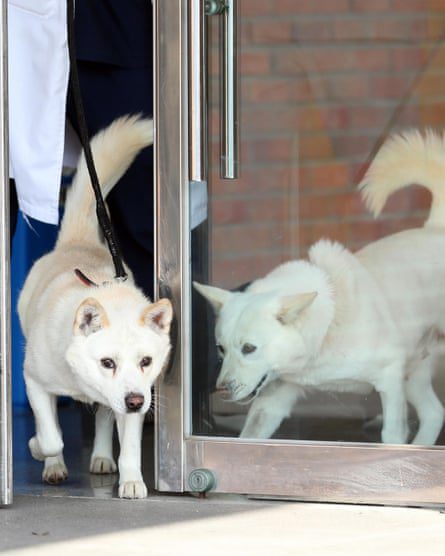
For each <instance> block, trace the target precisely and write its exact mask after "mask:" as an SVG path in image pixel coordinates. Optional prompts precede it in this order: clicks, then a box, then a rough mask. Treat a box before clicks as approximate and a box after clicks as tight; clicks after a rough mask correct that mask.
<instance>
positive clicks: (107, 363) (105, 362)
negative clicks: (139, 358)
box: [100, 357, 116, 370]
mask: <svg viewBox="0 0 445 556" xmlns="http://www.w3.org/2000/svg"><path fill="white" fill-rule="evenodd" d="M100 364H101V365H102V367H105V369H113V370H114V369H115V368H116V363H115V362H114V361H113V359H110V358H109V357H104V358H103V359H101V360H100Z"/></svg>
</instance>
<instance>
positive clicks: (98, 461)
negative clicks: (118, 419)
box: [90, 405, 117, 475]
mask: <svg viewBox="0 0 445 556" xmlns="http://www.w3.org/2000/svg"><path fill="white" fill-rule="evenodd" d="M95 425H96V427H95V428H96V430H95V435H94V446H93V452H92V454H91V460H90V473H98V474H101V475H102V474H106V473H115V472H116V469H117V467H116V463H115V461H114V459H113V430H114V414H113V412H112V410H111V409H110V408H108V407H104V406H103V405H99V407H98V408H97V411H96V415H95Z"/></svg>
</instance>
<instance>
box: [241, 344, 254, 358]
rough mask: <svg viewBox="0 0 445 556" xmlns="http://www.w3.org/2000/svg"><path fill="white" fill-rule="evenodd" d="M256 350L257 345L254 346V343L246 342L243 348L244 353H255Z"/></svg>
mask: <svg viewBox="0 0 445 556" xmlns="http://www.w3.org/2000/svg"><path fill="white" fill-rule="evenodd" d="M255 350H256V346H254V345H253V344H244V345H243V347H242V348H241V352H242V353H243V355H247V354H249V353H253V352H254V351H255Z"/></svg>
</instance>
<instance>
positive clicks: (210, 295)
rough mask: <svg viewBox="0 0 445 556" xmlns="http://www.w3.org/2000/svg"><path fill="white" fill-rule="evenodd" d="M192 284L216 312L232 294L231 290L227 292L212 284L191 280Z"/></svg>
mask: <svg viewBox="0 0 445 556" xmlns="http://www.w3.org/2000/svg"><path fill="white" fill-rule="evenodd" d="M193 286H194V287H195V289H196V290H197V291H198V292H199V293H200V294H201V295H202V296H203V297H205V298H206V299H207V301H208V302H209V303H210V305H211V306H212V307H213V309H214V310H215V313H216V314H218V313H219V312H220V311H221V308H222V306H223V305H224V303H225V302H226V301H227V300H228V299H229V297H231V296H232V295H233V294H232V292H229V291H228V290H223V289H222V288H215V287H214V286H204V284H200V283H199V282H193Z"/></svg>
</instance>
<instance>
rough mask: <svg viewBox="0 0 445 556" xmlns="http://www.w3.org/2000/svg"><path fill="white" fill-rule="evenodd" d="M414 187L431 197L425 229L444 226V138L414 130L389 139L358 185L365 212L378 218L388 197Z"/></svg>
mask: <svg viewBox="0 0 445 556" xmlns="http://www.w3.org/2000/svg"><path fill="white" fill-rule="evenodd" d="M412 184H417V185H422V186H424V187H426V188H427V189H428V190H429V191H430V192H431V194H432V203H431V209H430V214H429V218H428V220H427V221H426V222H425V226H431V227H438V226H439V227H443V226H445V136H443V135H439V134H437V133H435V132H434V131H432V130H427V131H426V132H425V134H422V133H420V132H419V131H417V130H409V131H407V132H404V133H401V134H397V135H394V136H392V137H390V138H389V139H388V140H387V141H386V142H385V143H384V144H383V146H382V147H381V149H380V150H379V152H378V153H377V155H376V157H375V158H374V160H373V161H372V163H371V165H370V167H369V168H368V171H367V172H366V174H365V176H364V178H363V180H362V181H361V183H360V184H359V186H358V187H359V189H360V190H361V192H362V197H363V200H364V202H365V204H366V206H367V208H368V209H369V210H370V211H371V212H372V214H373V215H374V216H375V217H377V216H378V215H379V214H380V213H381V211H382V209H383V207H384V206H385V203H386V201H387V199H388V197H389V196H390V195H391V193H394V192H395V191H397V190H398V189H402V188H403V187H406V186H408V185H412Z"/></svg>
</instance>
